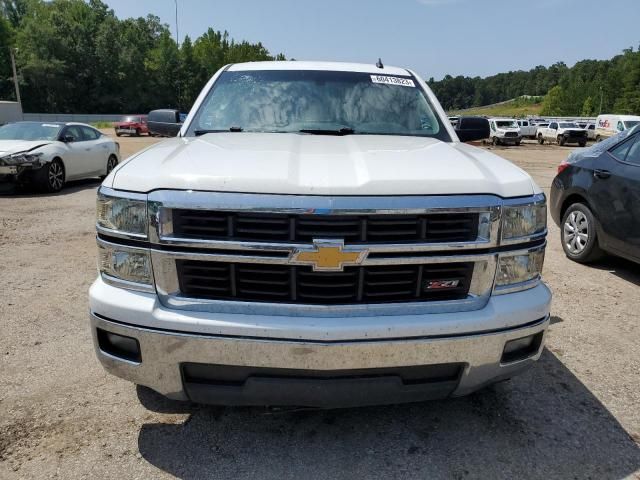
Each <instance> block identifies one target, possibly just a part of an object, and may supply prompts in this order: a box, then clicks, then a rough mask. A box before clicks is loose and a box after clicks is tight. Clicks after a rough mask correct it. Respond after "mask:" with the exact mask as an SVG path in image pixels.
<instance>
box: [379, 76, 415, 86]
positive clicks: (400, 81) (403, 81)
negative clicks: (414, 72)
mask: <svg viewBox="0 0 640 480" xmlns="http://www.w3.org/2000/svg"><path fill="white" fill-rule="evenodd" d="M371 81H372V82H373V83H386V84H387V85H400V86H402V87H415V86H416V85H415V84H414V83H413V80H411V79H410V78H402V77H389V76H387V75H371Z"/></svg>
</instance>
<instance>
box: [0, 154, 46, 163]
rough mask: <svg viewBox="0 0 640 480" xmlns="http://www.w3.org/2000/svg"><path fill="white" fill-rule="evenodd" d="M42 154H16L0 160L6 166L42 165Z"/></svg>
mask: <svg viewBox="0 0 640 480" xmlns="http://www.w3.org/2000/svg"><path fill="white" fill-rule="evenodd" d="M40 157H42V153H41V152H39V153H28V152H23V153H14V154H12V155H7V156H5V157H2V158H0V160H2V163H4V164H5V165H22V164H24V163H40Z"/></svg>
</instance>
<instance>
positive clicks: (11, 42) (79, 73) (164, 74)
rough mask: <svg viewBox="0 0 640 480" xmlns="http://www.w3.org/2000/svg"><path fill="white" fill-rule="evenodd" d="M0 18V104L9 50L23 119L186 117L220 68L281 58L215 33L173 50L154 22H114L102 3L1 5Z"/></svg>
mask: <svg viewBox="0 0 640 480" xmlns="http://www.w3.org/2000/svg"><path fill="white" fill-rule="evenodd" d="M0 12H1V15H0V99H14V88H13V77H12V72H11V62H10V56H9V52H10V50H9V48H8V47H10V48H12V49H13V50H14V52H15V58H16V63H17V67H18V71H19V74H18V77H19V80H20V92H21V97H22V104H23V109H24V111H25V112H55V113H118V112H128V113H135V112H148V111H149V110H152V109H154V108H161V107H169V108H176V107H179V108H180V109H181V110H183V111H188V110H189V108H190V107H191V105H192V103H193V102H194V100H195V98H196V97H197V95H198V93H199V92H200V90H201V89H202V87H203V86H204V84H205V83H206V82H207V81H208V80H209V78H211V76H212V75H213V73H215V72H216V71H217V70H218V69H219V68H220V67H222V66H224V65H226V64H228V63H235V62H246V61H259V60H274V59H277V60H284V59H285V58H284V56H283V55H281V54H279V55H275V56H273V55H271V54H270V53H269V51H268V50H267V49H266V48H265V47H264V46H263V45H262V44H261V43H259V42H258V43H250V42H247V41H236V40H234V39H232V38H230V36H229V33H228V32H226V31H225V32H221V31H217V30H214V29H213V28H209V30H208V31H207V32H206V33H204V34H203V35H201V36H200V37H198V38H197V39H196V40H195V41H192V40H191V39H190V38H189V37H188V36H186V37H184V39H182V41H181V42H180V44H179V45H178V44H177V43H176V41H175V40H174V38H173V37H172V35H171V31H170V29H169V26H168V25H166V24H163V23H162V22H161V21H160V19H159V18H158V17H157V16H154V15H148V16H147V17H146V18H126V19H119V18H117V17H116V16H115V14H114V12H113V10H111V9H109V8H108V6H107V5H106V4H105V3H103V2H102V1H101V0H89V1H88V2H85V1H84V0H52V1H44V0H0Z"/></svg>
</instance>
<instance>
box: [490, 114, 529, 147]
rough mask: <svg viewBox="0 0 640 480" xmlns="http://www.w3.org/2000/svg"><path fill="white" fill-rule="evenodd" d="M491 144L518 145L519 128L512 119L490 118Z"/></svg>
mask: <svg viewBox="0 0 640 480" xmlns="http://www.w3.org/2000/svg"><path fill="white" fill-rule="evenodd" d="M489 127H490V128H491V143H493V144H494V145H509V144H511V145H513V144H515V145H520V142H521V141H522V134H521V133H520V126H519V125H518V122H516V121H515V120H514V119H513V118H490V119H489Z"/></svg>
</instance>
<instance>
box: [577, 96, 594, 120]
mask: <svg viewBox="0 0 640 480" xmlns="http://www.w3.org/2000/svg"><path fill="white" fill-rule="evenodd" d="M595 114H596V108H595V106H594V105H593V98H591V97H587V98H586V99H585V101H584V103H583V104H582V112H580V115H581V116H583V117H592V116H594V115H595Z"/></svg>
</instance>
